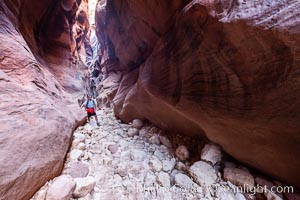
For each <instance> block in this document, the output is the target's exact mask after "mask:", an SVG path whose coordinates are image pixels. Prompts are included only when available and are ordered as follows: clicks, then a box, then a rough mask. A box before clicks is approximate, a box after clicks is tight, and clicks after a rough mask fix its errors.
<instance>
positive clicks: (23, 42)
mask: <svg viewBox="0 0 300 200" xmlns="http://www.w3.org/2000/svg"><path fill="white" fill-rule="evenodd" d="M76 9H77V8H76V7H75V8H74V9H73V10H72V11H70V13H69V14H71V15H70V16H69V15H68V14H66V13H65V11H64V10H63V8H62V7H61V4H60V3H55V2H54V1H50V0H45V1H37V0H34V1H30V3H29V2H26V1H24V0H21V1H15V0H13V1H1V2H0V21H1V23H0V33H1V34H0V42H1V47H0V93H1V95H0V101H1V103H0V116H1V118H0V127H1V129H0V157H1V161H0V177H1V178H0V198H1V199H20V200H23V199H29V198H30V197H31V196H32V195H33V194H34V193H35V192H36V190H38V189H39V188H40V187H41V186H42V185H44V184H45V182H46V181H47V180H49V179H52V178H54V177H55V176H57V175H59V174H60V172H61V170H62V167H63V163H64V158H65V156H66V153H67V150H68V147H69V144H70V142H71V133H72V131H73V130H74V128H75V127H76V125H77V124H79V123H81V121H82V119H83V118H84V114H85V113H84V112H83V111H81V110H80V109H79V108H78V105H76V104H77V103H76V102H75V98H73V97H75V96H76V95H78V92H80V90H81V87H82V84H81V82H80V81H78V80H76V79H75V78H74V77H75V74H76V73H77V71H79V69H78V67H76V66H75V65H72V63H70V53H71V51H70V45H71V42H70V41H71V38H70V31H71V26H72V24H71V23H70V21H72V20H73V19H74V17H76ZM54 13H55V14H54ZM72 13H73V14H74V15H72ZM75 22H76V20H74V23H75ZM76 23H77V22H76Z"/></svg>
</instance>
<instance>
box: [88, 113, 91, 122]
mask: <svg viewBox="0 0 300 200" xmlns="http://www.w3.org/2000/svg"><path fill="white" fill-rule="evenodd" d="M90 119H91V115H90V114H89V113H88V114H87V122H88V123H90Z"/></svg>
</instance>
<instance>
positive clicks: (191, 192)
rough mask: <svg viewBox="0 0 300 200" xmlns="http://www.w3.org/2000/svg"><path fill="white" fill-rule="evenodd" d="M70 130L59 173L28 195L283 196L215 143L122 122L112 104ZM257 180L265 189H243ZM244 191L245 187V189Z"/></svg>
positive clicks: (90, 198)
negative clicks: (71, 133)
mask: <svg viewBox="0 0 300 200" xmlns="http://www.w3.org/2000/svg"><path fill="white" fill-rule="evenodd" d="M97 114H98V118H99V121H100V123H101V126H99V127H97V126H96V124H95V122H94V121H91V123H90V124H85V125H84V126H80V127H78V128H77V130H76V131H75V132H74V135H73V141H72V146H71V148H70V150H69V153H68V155H67V159H66V163H65V167H64V170H63V172H62V175H61V176H59V177H57V178H55V179H53V180H51V181H49V182H47V183H46V185H45V186H43V187H42V188H41V189H40V190H39V191H38V192H37V193H36V194H35V196H34V197H33V198H32V200H45V199H46V200H58V199H60V200H68V199H74V200H76V199H78V200H79V199H80V200H102V199H103V200H109V199H110V200H113V199H141V200H143V199H147V200H148V199H149V200H150V199H151V200H152V199H164V200H165V199H176V200H180V199H221V200H231V199H232V200H243V199H273V200H277V199H283V198H284V195H283V194H276V193H275V192H271V191H270V190H269V189H270V187H271V186H276V184H277V185H280V184H281V183H279V182H276V181H275V182H274V181H270V180H267V179H265V178H262V177H260V176H254V175H253V174H252V173H251V172H250V171H249V170H248V169H247V168H246V167H243V166H241V165H239V164H237V163H234V162H228V161H226V155H225V154H224V153H222V152H221V150H220V148H219V147H218V146H215V145H213V144H210V143H206V142H201V141H196V140H194V139H192V138H187V137H183V136H180V135H177V136H176V137H172V140H170V139H168V136H167V135H166V134H164V132H163V131H161V130H159V129H158V128H156V127H154V126H153V125H151V124H148V123H143V122H142V121H140V120H134V121H133V123H130V124H124V123H122V122H121V121H120V120H117V119H116V118H115V116H114V114H113V111H112V109H111V108H102V109H101V110H99V111H98V112H97ZM255 184H259V185H261V186H265V185H266V187H268V189H267V190H266V191H265V192H264V193H260V194H256V195H251V194H253V191H252V192H250V191H248V193H245V192H243V191H241V188H242V187H241V186H243V188H244V189H245V190H246V189H247V188H251V187H253V186H254V185H255ZM245 190H244V191H245Z"/></svg>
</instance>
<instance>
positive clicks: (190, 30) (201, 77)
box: [96, 0, 300, 187]
mask: <svg viewBox="0 0 300 200" xmlns="http://www.w3.org/2000/svg"><path fill="white" fill-rule="evenodd" d="M215 2H216V1H204V0H194V1H180V0H178V1H163V2H161V1H159V0H151V1H142V0H141V1H139V0H137V1H126V0H125V1H117V0H115V1H109V2H106V1H101V2H100V3H99V4H98V7H97V18H96V20H97V31H98V37H99V40H100V41H101V40H102V43H105V42H107V41H108V40H109V41H111V43H112V45H111V46H112V47H111V48H113V49H114V50H115V56H116V57H117V58H118V60H119V63H120V66H119V68H120V69H121V70H123V71H124V76H123V79H122V81H121V83H120V86H119V89H118V92H117V94H116V96H115V98H114V109H115V112H116V114H117V115H118V116H119V117H120V118H121V119H122V120H124V121H126V122H129V121H132V120H133V119H135V118H144V119H148V120H150V121H151V122H153V123H155V124H156V125H158V126H160V127H162V128H164V129H168V130H170V131H176V130H177V131H178V130H179V131H181V132H182V133H183V134H189V135H193V136H196V137H206V138H208V139H209V140H211V141H213V142H215V143H218V144H220V145H221V146H222V147H223V149H224V150H225V151H226V152H228V153H229V154H231V155H232V156H234V157H235V158H237V159H238V160H240V161H242V162H245V163H247V164H249V165H251V166H252V167H255V168H257V169H259V170H261V171H263V172H266V173H268V174H270V175H272V176H274V177H277V178H279V179H281V180H285V181H287V182H289V183H291V184H295V185H297V186H298V187H299V186H300V185H299V181H298V180H299V179H300V176H299V175H300V174H299V173H298V169H299V168H300V159H299V156H298V152H299V150H300V134H299V130H300V123H299V122H300V116H299V113H300V98H299V97H300V91H299V88H300V79H299V70H300V61H299V58H300V51H299V50H300V49H299V46H300V30H299V27H300V19H299V14H300V13H299V8H300V4H299V2H298V1H296V0H295V1H281V2H274V1H256V2H255V3H246V1H245V2H244V1H233V0H232V1H218V2H219V3H215ZM287 5H288V6H287ZM103 51H104V52H105V51H107V50H106V49H103ZM104 54H105V53H104ZM102 59H105V57H103V56H102Z"/></svg>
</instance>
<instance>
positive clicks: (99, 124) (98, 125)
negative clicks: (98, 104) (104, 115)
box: [95, 113, 100, 126]
mask: <svg viewBox="0 0 300 200" xmlns="http://www.w3.org/2000/svg"><path fill="white" fill-rule="evenodd" d="M95 119H96V122H97V125H98V126H100V123H99V121H98V117H97V114H96V113H95Z"/></svg>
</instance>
